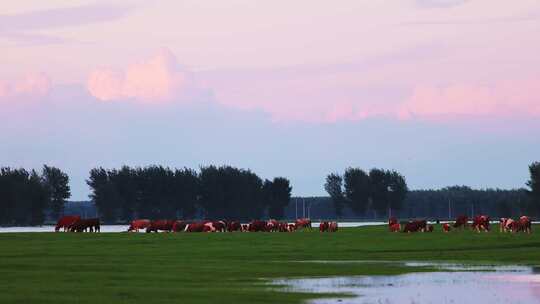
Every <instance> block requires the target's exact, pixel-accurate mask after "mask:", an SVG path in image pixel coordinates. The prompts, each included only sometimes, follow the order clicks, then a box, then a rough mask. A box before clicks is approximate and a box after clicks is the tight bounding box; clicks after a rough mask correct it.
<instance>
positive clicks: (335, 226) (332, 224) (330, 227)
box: [328, 222, 338, 232]
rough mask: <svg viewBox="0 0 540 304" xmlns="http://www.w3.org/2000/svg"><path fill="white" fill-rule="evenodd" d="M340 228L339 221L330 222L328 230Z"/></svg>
mask: <svg viewBox="0 0 540 304" xmlns="http://www.w3.org/2000/svg"><path fill="white" fill-rule="evenodd" d="M337 230H338V223H337V222H330V223H329V224H328V232H337Z"/></svg>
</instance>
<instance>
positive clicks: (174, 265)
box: [0, 226, 540, 304]
mask: <svg viewBox="0 0 540 304" xmlns="http://www.w3.org/2000/svg"><path fill="white" fill-rule="evenodd" d="M538 228H540V227H539V226H535V227H533V231H534V230H536V229H538ZM435 230H436V231H435V232H433V233H417V234H404V233H389V232H388V231H387V228H386V226H369V227H361V228H344V229H341V230H340V231H338V232H337V233H324V234H323V233H319V232H318V231H317V230H316V229H313V231H311V232H310V231H299V232H295V233H191V234H186V233H160V234H144V233H140V234H135V233H132V234H129V233H102V234H89V233H84V234H77V233H5V234H0V303H55V304H58V303H115V304H118V303H130V304H133V303H300V302H302V301H303V300H306V299H310V298H314V297H320V296H321V295H314V294H305V293H286V292H282V291H279V289H276V288H269V286H268V285H267V283H268V280H269V279H272V278H286V277H322V276H337V275H388V274H400V273H404V272H408V271H411V269H410V268H406V267H404V266H401V265H400V264H384V263H379V264H374V263H306V261H320V260H331V261H358V260H370V261H371V260H373V261H446V262H459V263H475V264H478V263H481V264H485V263H488V264H526V265H537V264H540V235H539V234H537V233H533V234H531V235H527V234H502V233H499V232H498V231H495V230H494V231H492V232H490V233H475V232H472V231H462V232H457V231H454V232H452V233H448V234H445V233H442V232H441V229H440V227H436V229H435ZM417 270H418V271H429V270H430V269H429V268H418V269H417Z"/></svg>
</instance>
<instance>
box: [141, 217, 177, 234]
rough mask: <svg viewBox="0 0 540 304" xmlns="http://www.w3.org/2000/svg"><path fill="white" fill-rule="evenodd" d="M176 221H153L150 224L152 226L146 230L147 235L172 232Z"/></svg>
mask: <svg viewBox="0 0 540 304" xmlns="http://www.w3.org/2000/svg"><path fill="white" fill-rule="evenodd" d="M175 222H176V221H175V220H156V221H151V222H150V226H148V227H147V228H146V233H150V232H159V231H160V230H161V231H166V232H171V231H172V227H173V225H174V223H175Z"/></svg>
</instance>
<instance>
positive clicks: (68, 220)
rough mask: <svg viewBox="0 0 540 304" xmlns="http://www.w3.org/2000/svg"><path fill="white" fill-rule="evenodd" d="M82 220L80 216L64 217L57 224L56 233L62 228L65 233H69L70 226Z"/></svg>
mask: <svg viewBox="0 0 540 304" xmlns="http://www.w3.org/2000/svg"><path fill="white" fill-rule="evenodd" d="M80 219H81V216H80V215H66V216H63V217H61V218H60V219H59V220H58V222H57V223H56V227H54V231H55V232H58V231H59V230H60V228H62V229H63V230H64V231H67V230H68V228H69V226H71V225H73V224H74V223H75V222H77V221H78V220H80Z"/></svg>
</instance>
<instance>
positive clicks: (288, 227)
mask: <svg viewBox="0 0 540 304" xmlns="http://www.w3.org/2000/svg"><path fill="white" fill-rule="evenodd" d="M287 230H288V231H289V232H293V231H296V225H295V224H288V225H287Z"/></svg>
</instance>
